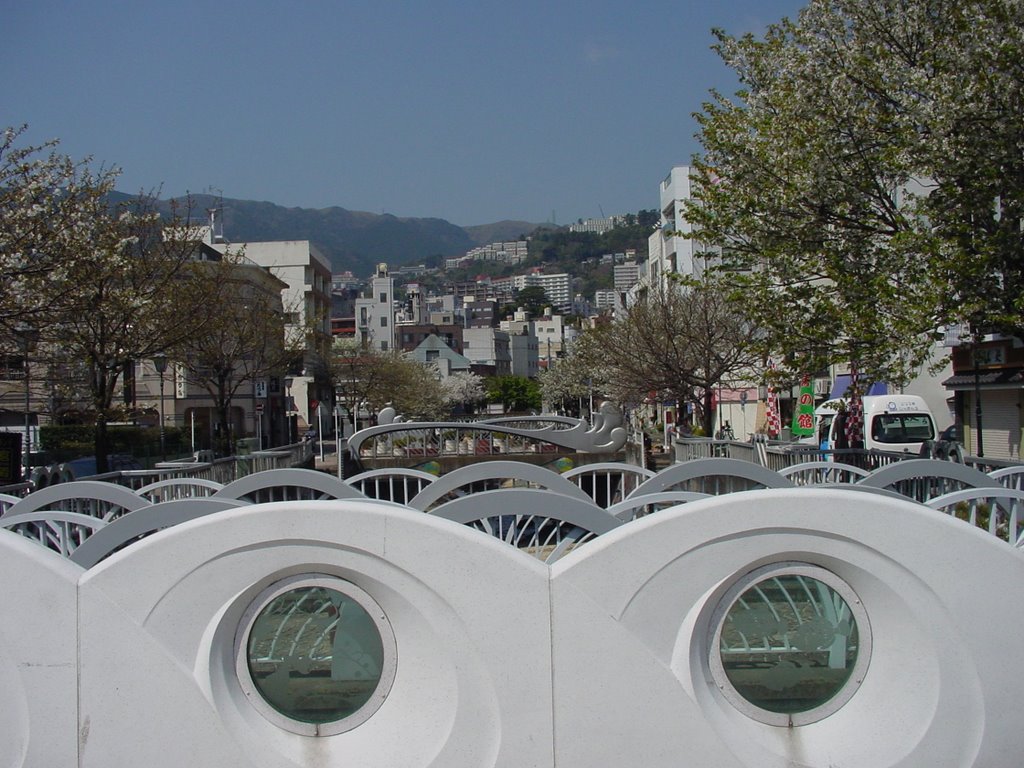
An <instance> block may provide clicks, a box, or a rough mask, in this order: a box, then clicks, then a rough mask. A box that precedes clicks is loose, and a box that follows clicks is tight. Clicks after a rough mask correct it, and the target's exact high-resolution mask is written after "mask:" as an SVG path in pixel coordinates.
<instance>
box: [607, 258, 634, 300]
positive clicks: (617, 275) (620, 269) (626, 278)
mask: <svg viewBox="0 0 1024 768" xmlns="http://www.w3.org/2000/svg"><path fill="white" fill-rule="evenodd" d="M612 274H613V276H614V278H613V279H614V285H615V290H616V291H617V292H618V293H625V292H626V291H628V290H629V289H630V288H632V287H633V286H634V285H636V284H637V282H639V280H640V265H639V264H637V263H636V262H635V261H627V262H625V263H624V264H616V265H615V266H614V267H612Z"/></svg>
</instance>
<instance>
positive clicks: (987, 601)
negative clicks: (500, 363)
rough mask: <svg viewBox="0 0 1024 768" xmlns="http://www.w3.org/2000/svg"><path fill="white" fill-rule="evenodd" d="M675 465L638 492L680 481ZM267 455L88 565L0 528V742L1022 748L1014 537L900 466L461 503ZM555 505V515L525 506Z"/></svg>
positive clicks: (681, 471) (140, 758) (999, 760)
mask: <svg viewBox="0 0 1024 768" xmlns="http://www.w3.org/2000/svg"><path fill="white" fill-rule="evenodd" d="M706 461H707V462H708V463H707V464H706V468H707V469H708V470H709V471H717V472H718V473H719V474H720V475H721V473H722V472H723V471H725V470H730V471H732V470H735V472H736V473H737V475H740V474H743V473H744V472H746V474H747V475H748V476H749V478H752V479H758V478H760V479H764V480H767V479H768V478H770V477H771V473H769V470H766V469H764V468H763V467H756V468H755V469H754V470H746V471H745V470H741V469H736V465H735V464H734V463H730V464H723V463H722V462H736V460H735V459H733V460H729V459H710V460H706ZM499 463H501V462H499ZM697 463H699V462H691V464H697ZM716 463H717V466H715V464H716ZM743 463H744V464H747V465H748V466H749V467H754V465H753V464H751V463H750V462H743ZM920 468H921V469H923V467H920ZM536 469H537V468H536V467H534V470H536ZM671 469H673V470H675V475H671V476H670V475H667V474H664V473H659V474H658V476H655V477H652V478H648V479H647V480H646V481H644V483H643V484H642V485H641V486H639V487H638V488H637V489H636V491H639V490H641V488H642V487H643V486H644V485H647V486H648V488H650V489H652V492H650V493H646V494H640V497H639V498H642V497H643V496H644V495H647V496H648V497H650V498H655V497H658V498H661V499H665V498H666V497H665V496H662V495H661V494H667V493H684V492H683V491H672V490H663V488H671V487H673V486H675V485H677V484H678V483H679V482H683V481H689V480H692V479H694V477H693V476H688V475H687V472H688V471H689V470H688V469H687V468H686V465H676V467H674V468H671ZM758 470H759V471H760V472H762V473H769V474H757V471H758ZM878 471H879V472H881V471H883V470H878ZM911 471H918V470H916V469H914V468H911V469H908V470H906V472H911ZM279 472H280V475H278V477H279V478H280V482H278V483H276V485H277V486H278V487H295V486H294V483H297V482H300V481H302V480H303V478H309V482H310V484H311V486H313V485H315V486H316V488H314V489H313V490H316V492H317V495H318V496H323V494H324V492H325V491H328V490H330V489H331V488H337V489H340V488H341V487H342V486H344V484H343V483H340V482H339V481H337V479H336V478H332V477H329V476H327V475H325V474H324V473H315V472H309V473H308V475H307V474H306V473H305V471H303V470H292V471H288V470H281V471H279ZM479 472H480V470H477V473H479ZM665 472H669V470H665ZM906 472H905V473H904V474H906ZM263 474H264V475H266V476H269V477H259V476H257V475H254V476H251V477H247V478H243V480H242V481H237V482H238V483H240V484H239V485H236V486H235V489H234V490H233V491H229V492H227V493H226V494H225V495H223V496H217V495H216V493H215V495H214V496H211V497H207V498H196V499H188V500H176V501H172V502H168V503H166V504H149V503H148V502H146V503H145V505H144V506H139V507H137V508H135V509H133V510H131V511H129V512H127V513H124V514H122V515H120V516H119V517H116V518H113V519H111V520H109V521H106V522H105V523H104V526H103V527H100V528H99V530H98V531H97V532H95V533H94V534H93V536H92V538H93V539H101V538H105V537H108V534H107V532H110V531H113V530H114V528H115V526H120V527H121V529H122V530H123V531H124V530H126V527H130V526H133V525H134V526H135V528H134V533H135V538H138V536H141V535H144V534H145V533H146V532H147V530H150V529H157V528H160V527H163V529H164V530H163V533H162V534H161V535H160V536H156V537H151V538H144V539H142V540H138V541H136V540H134V539H132V543H129V544H127V546H125V547H124V548H122V549H120V551H118V552H117V555H116V556H114V557H110V558H107V559H105V560H102V561H97V560H96V559H95V557H93V555H94V554H95V553H93V555H90V557H89V558H87V559H86V558H83V557H82V556H81V551H82V550H85V549H87V548H90V541H91V539H90V538H86V539H85V540H84V541H83V542H82V543H81V544H80V547H79V550H78V552H79V559H84V560H85V562H84V563H83V564H81V565H80V564H78V563H77V562H75V553H74V552H72V553H71V557H70V558H68V557H61V556H60V555H59V554H58V553H55V552H52V551H47V549H45V548H43V547H41V546H39V545H38V543H36V542H32V541H29V540H27V539H26V538H24V537H22V536H17V535H14V534H13V533H11V532H10V531H4V530H0V583H2V584H3V585H4V589H3V590H2V591H0V736H2V737H0V765H10V766H19V767H23V766H51V765H52V766H65V765H67V766H71V765H77V766H83V768H87V767H88V766H107V765H145V766H147V767H148V768H170V767H171V766H174V767H175V768H177V766H180V765H197V766H218V768H220V767H221V766H230V767H231V768H243V767H250V766H251V767H252V768H279V767H280V766H285V765H288V766H297V767H298V768H306V767H307V766H308V767H310V768H312V767H313V766H321V765H336V764H337V765H340V764H345V765H349V764H351V765H360V766H366V767H367V768H392V767H393V766H403V768H513V767H517V766H523V765H531V766H537V767H538V768H555V767H556V766H557V767H558V768H593V767H594V766H633V765H637V766H640V765H642V766H644V767H645V768H669V767H671V768H678V766H715V768H755V767H757V768H762V767H765V766H768V767H774V766H778V767H781V766H787V765H801V766H808V767H810V766H821V767H822V768H824V767H825V766H829V765H842V766H844V767H845V768H881V767H883V766H896V765H899V766H933V765H941V766H951V767H952V766H955V767H958V768H959V767H961V766H976V767H977V768H980V767H981V766H1010V765H1016V764H1017V762H1018V761H1017V757H1018V756H1019V755H1020V754H1021V753H1022V750H1024V732H1022V730H1021V729H1020V727H1019V715H1018V707H1017V704H1018V700H1019V697H1020V691H1021V690H1024V668H1021V667H1020V665H1014V664H1008V663H1007V662H1006V654H1000V653H994V652H993V649H998V648H1005V647H1007V642H1009V641H1010V640H1009V639H1012V638H1015V637H1020V636H1021V635H1022V633H1024V612H1022V611H1020V610H1016V609H1015V608H1014V605H1015V604H1014V603H1013V597H1012V595H1013V589H1012V585H1014V584H1020V583H1022V581H1024V552H1021V551H1020V550H1018V549H1016V548H1014V547H1012V546H1008V545H1007V543H1006V542H1005V541H999V540H998V539H997V538H996V537H995V536H982V535H977V533H976V531H972V530H971V529H970V527H968V526H967V524H966V523H964V522H961V521H957V520H954V519H952V517H951V516H950V515H948V514H941V513H940V512H939V511H937V510H934V509H930V508H928V507H925V506H924V505H921V504H918V503H915V502H912V501H909V500H906V499H902V498H898V497H895V496H894V495H893V494H892V492H891V491H888V490H886V489H885V488H884V487H879V488H875V489H874V490H867V491H865V490H857V489H849V488H840V487H825V488H813V487H800V488H797V487H780V488H774V489H763V488H762V489H761V490H756V491H751V492H738V493H728V494H725V495H722V496H718V497H715V498H700V497H699V496H697V495H694V496H690V497H680V498H679V500H680V501H685V503H684V504H682V505H677V506H674V507H670V508H667V509H659V510H658V511H657V512H655V513H653V514H651V515H649V516H646V517H644V518H643V519H641V520H637V521H626V520H623V519H620V518H612V519H608V520H605V521H603V522H600V523H598V522H597V521H596V520H591V518H596V516H598V515H600V514H602V510H600V509H599V507H597V505H594V504H589V503H588V502H586V501H585V500H584V499H581V498H579V497H578V496H576V495H571V496H570V495H565V494H563V493H562V492H561V491H560V490H558V489H559V488H560V487H563V486H562V485H561V483H558V482H555V481H554V480H552V481H551V487H549V488H547V489H546V490H538V489H522V488H512V489H510V490H507V491H506V490H490V491H481V492H479V495H478V498H479V499H481V503H480V505H479V507H481V508H482V509H481V511H480V514H481V515H483V518H482V519H476V520H473V519H471V518H473V517H474V515H475V514H476V513H475V512H474V509H473V507H474V506H476V505H474V504H473V503H472V501H473V496H460V497H457V498H456V499H454V501H453V503H452V505H448V504H444V503H442V504H440V505H438V506H436V507H434V506H431V508H432V509H436V510H439V511H444V510H447V511H448V513H449V517H450V518H452V519H442V516H441V515H439V514H436V513H435V514H431V513H425V512H423V511H420V510H419V509H415V508H412V507H409V506H405V505H398V504H395V503H393V502H382V501H375V500H371V499H366V498H357V497H350V498H343V499H322V500H315V499H312V500H310V499H307V500H291V501H283V502H272V503H251V502H247V501H245V499H244V498H243V497H247V496H249V495H251V494H253V493H259V492H261V489H266V488H268V487H271V486H274V485H275V480H274V475H275V472H269V473H263ZM450 474H451V475H456V474H457V473H456V472H453V473H450ZM978 474H981V473H978ZM285 475H287V477H286V476H285ZM313 475H317V476H318V477H317V478H316V479H313V478H312V476H313ZM691 475H692V472H691ZM982 476H984V475H982ZM446 477H447V476H446ZM463 477H468V476H466V475H464V476H463ZM555 477H556V478H558V476H557V475H555ZM964 477H965V478H967V477H968V476H967V475H964ZM971 477H974V476H971ZM474 478H476V475H474ZM559 479H562V480H563V481H564V478H559ZM889 479H890V480H892V479H893V477H890V478H889ZM442 480H443V478H442V479H441V480H436V481H434V483H438V482H442ZM477 480H479V478H476V479H475V480H473V481H471V482H476V481H477ZM778 481H779V482H788V481H787V480H785V478H782V477H781V476H778ZM566 482H567V481H566ZM772 482H774V481H772ZM886 482H887V480H886V478H885V476H880V479H879V480H878V483H877V485H879V486H882V485H883V484H884V483H886ZM895 482H899V481H898V480H896V481H895ZM329 483H337V485H336V486H334V485H329ZM92 485H94V486H98V487H97V488H94V489H93V490H94V491H95V492H96V493H106V494H107V495H111V496H112V495H113V494H115V493H120V494H121V497H120V498H119V499H112V501H120V502H122V503H124V504H126V505H134V504H136V502H135V501H132V497H133V496H134V497H135V498H136V499H139V500H142V497H141V496H138V495H136V494H133V492H132V491H130V490H128V489H126V488H118V487H117V486H114V485H112V484H109V483H93V484H92ZM344 487H345V488H348V491H344V492H346V493H347V492H353V493H354V492H355V491H354V489H351V488H350V487H349V486H344ZM428 487H430V486H428ZM447 487H448V488H450V489H453V490H455V489H459V488H463V487H466V486H465V485H464V484H463V483H461V482H460V481H459V478H458V477H452V478H450V479H449V480H448V481H447ZM656 487H657V488H659V489H662V490H657V491H653V489H654V488H656ZM865 487H867V486H865ZM104 488H106V489H107V490H106V491H104V490H103V489H104ZM109 489H116V491H111V490H109ZM317 489H319V490H317ZM59 490H60V489H59V488H58V487H54V488H51V489H46V490H44V491H40V492H39V493H41V494H45V493H51V494H57V493H59ZM222 490H224V491H228V486H225V488H224V489H222ZM438 490H441V489H438ZM993 490H995V491H996V493H998V489H992V488H989V487H986V488H985V489H984V492H985V493H988V492H990V491H993ZM636 491H634V494H631V497H633V496H634V495H635V494H636ZM219 492H220V491H217V493H219ZM1014 493H1018V494H1019V492H1014ZM436 496H437V493H436V491H435V493H433V494H431V498H430V499H426V498H424V502H425V503H426V502H429V504H431V505H432V504H433V500H434V497H436ZM30 498H31V497H30ZM483 499H486V500H487V501H486V503H485V502H484V501H483ZM687 499H688V500H687ZM558 510H564V512H565V513H564V516H563V518H562V519H563V521H564V522H565V523H566V524H567V526H568V527H570V528H571V530H570V531H567V532H566V536H565V537H563V538H562V539H561V540H560V541H555V540H552V539H550V538H548V537H547V534H548V533H550V532H551V530H550V529H545V528H543V527H538V524H539V521H538V520H537V516H538V515H540V514H543V513H547V512H550V513H552V514H553V513H555V512H557V511H558ZM63 514H64V515H65V516H70V515H73V514H75V513H71V512H66V513H63ZM0 519H2V518H0ZM66 519H67V520H73V519H74V518H71V517H66ZM92 519H93V520H96V518H92ZM186 520H189V521H190V522H189V524H188V525H177V523H180V522H184V521H186ZM472 523H481V526H480V527H481V528H482V529H483V530H484V531H485V532H487V533H490V534H491V535H490V536H485V535H481V530H473V527H474V526H473V525H472ZM592 528H600V531H592V532H594V533H596V536H594V537H592V538H591V539H590V540H589V541H584V538H585V536H586V531H587V530H590V529H592ZM506 535H508V536H509V537H511V538H512V539H514V540H515V541H516V542H522V541H525V544H524V545H523V546H522V547H516V546H509V545H508V544H506V543H503V541H499V540H497V539H499V538H502V539H504V538H505V537H506ZM523 537H525V538H523ZM546 542H553V543H551V544H550V545H549V544H547V543H546ZM111 543H112V540H111V541H107V542H106V544H107V545H109V544H111ZM559 548H561V549H562V553H561V554H562V555H563V556H561V557H559V558H556V560H555V561H554V562H553V563H550V564H549V563H546V562H544V561H545V560H547V556H546V555H545V554H544V553H543V552H535V551H531V550H548V549H550V550H551V551H554V550H557V549H559ZM526 554H532V555H534V556H533V557H528V556H526ZM951 563H952V564H956V566H957V567H955V568H954V567H950V564H951ZM992 585H1000V586H1001V587H1002V589H992ZM314 589H315V590H319V591H315V592H313V591H312V590H314ZM307 597H308V598H309V599H307ZM1008 601H1009V602H1008ZM43 608H45V610H43ZM360 611H362V614H360V613H359V612H360ZM360 615H362V616H363V617H364V619H360V618H359V617H360ZM55 628H59V631H55ZM361 691H366V694H365V696H361V697H360V698H358V699H354V698H353V697H355V696H358V695H360V694H359V692H361ZM766 691H767V693H765V692H766ZM778 710H781V711H778ZM311 720H312V721H313V722H311ZM965 733H968V734H969V735H970V738H964V734H965ZM139 734H143V735H144V737H139ZM865 734H870V736H871V737H870V738H865Z"/></svg>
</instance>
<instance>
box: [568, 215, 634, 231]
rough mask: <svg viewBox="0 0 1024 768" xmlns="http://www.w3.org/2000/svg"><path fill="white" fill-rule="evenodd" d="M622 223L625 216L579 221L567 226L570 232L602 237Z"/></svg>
mask: <svg viewBox="0 0 1024 768" xmlns="http://www.w3.org/2000/svg"><path fill="white" fill-rule="evenodd" d="M623 221H625V216H608V217H607V218H603V219H580V220H579V221H577V222H576V223H575V224H572V225H570V226H569V231H570V232H591V233H593V234H595V235H603V234H604V233H605V232H607V231H609V230H611V229H615V227H617V226H619V225H620V224H621V223H622V222H623Z"/></svg>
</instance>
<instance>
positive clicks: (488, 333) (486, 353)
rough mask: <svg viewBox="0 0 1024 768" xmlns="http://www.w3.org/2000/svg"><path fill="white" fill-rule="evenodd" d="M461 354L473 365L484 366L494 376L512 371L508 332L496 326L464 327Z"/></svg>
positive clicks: (504, 374)
mask: <svg viewBox="0 0 1024 768" xmlns="http://www.w3.org/2000/svg"><path fill="white" fill-rule="evenodd" d="M462 343H463V350H462V354H463V355H465V356H466V357H467V358H469V360H470V362H472V363H473V364H475V365H481V366H486V368H487V369H488V370H490V371H493V375H495V376H507V375H509V374H511V373H512V354H511V352H510V350H509V346H510V342H509V334H508V332H507V331H502V330H500V329H498V328H465V329H463V331H462Z"/></svg>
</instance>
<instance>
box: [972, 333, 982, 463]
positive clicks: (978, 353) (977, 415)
mask: <svg viewBox="0 0 1024 768" xmlns="http://www.w3.org/2000/svg"><path fill="white" fill-rule="evenodd" d="M973 353H974V426H975V431H976V432H977V434H978V456H979V457H980V458H984V456H985V440H984V438H983V437H982V435H983V432H982V429H981V370H980V369H981V364H982V363H983V362H984V352H982V350H981V349H979V348H978V339H977V337H975V339H974V349H973Z"/></svg>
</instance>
